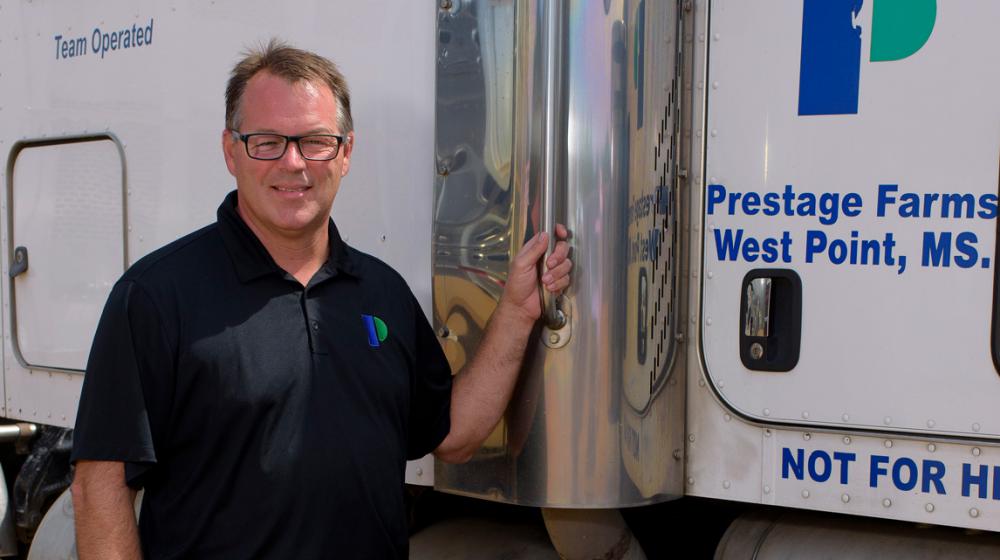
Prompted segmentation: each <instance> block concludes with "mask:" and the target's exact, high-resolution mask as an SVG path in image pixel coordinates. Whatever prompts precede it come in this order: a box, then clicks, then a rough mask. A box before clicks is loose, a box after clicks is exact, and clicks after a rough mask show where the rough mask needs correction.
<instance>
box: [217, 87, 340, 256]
mask: <svg viewBox="0 0 1000 560" xmlns="http://www.w3.org/2000/svg"><path fill="white" fill-rule="evenodd" d="M238 114H239V115H240V117H241V122H240V123H239V126H240V132H241V133H243V134H249V133H252V132H273V133H277V134H284V135H288V136H302V135H305V134H338V135H339V134H341V131H340V129H339V128H338V127H337V101H336V99H335V98H334V96H333V93H332V92H331V91H330V88H329V87H327V86H326V85H325V84H322V83H317V82H306V81H299V82H296V83H289V82H287V81H286V80H284V79H283V78H279V77H277V76H275V75H273V74H271V73H269V72H267V71H263V72H259V73H258V74H256V75H254V76H253V77H252V78H250V81H249V82H247V86H246V89H245V90H244V92H243V99H242V101H241V104H240V110H239V112H238ZM222 146H223V151H224V152H225V156H226V165H227V167H229V172H230V173H232V174H233V176H234V177H236V188H237V190H238V192H239V206H238V210H239V213H240V216H241V217H242V218H243V220H244V221H246V222H248V225H250V227H251V229H253V230H255V231H257V232H259V233H265V235H268V234H269V235H271V236H276V237H278V238H285V239H296V238H302V237H307V236H310V235H312V234H315V233H316V232H318V231H321V229H325V228H326V222H327V218H328V217H329V215H330V208H331V207H332V206H333V199H334V197H336V195H337V189H338V188H339V186H340V179H341V178H342V177H344V176H345V175H347V171H348V170H349V169H350V160H351V149H352V147H353V134H351V135H350V138H347V139H345V142H344V143H343V144H342V145H341V146H340V152H339V153H338V154H337V157H336V158H334V159H332V160H330V161H309V160H306V159H304V158H303V157H302V154H301V153H299V150H298V146H296V145H295V143H294V142H290V143H289V144H288V148H287V149H286V150H285V154H284V155H283V156H282V157H281V159H277V160H273V161H261V160H255V159H251V158H250V156H248V155H247V152H246V148H245V146H244V144H243V142H242V141H240V140H239V139H235V138H233V136H232V134H230V133H229V132H228V131H224V132H223V134H222ZM261 230H264V231H261Z"/></svg>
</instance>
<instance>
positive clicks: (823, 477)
mask: <svg viewBox="0 0 1000 560" xmlns="http://www.w3.org/2000/svg"><path fill="white" fill-rule="evenodd" d="M819 462H822V463H823V468H822V470H820V469H817V468H816V464H817V463H819ZM831 467H832V463H831V462H830V456H829V455H828V454H827V453H826V452H825V451H821V450H819V449H817V450H816V451H813V452H812V453H810V454H809V476H811V477H812V479H813V480H815V481H816V482H826V481H827V479H829V478H830V472H831V471H832V470H833V469H832V468H831Z"/></svg>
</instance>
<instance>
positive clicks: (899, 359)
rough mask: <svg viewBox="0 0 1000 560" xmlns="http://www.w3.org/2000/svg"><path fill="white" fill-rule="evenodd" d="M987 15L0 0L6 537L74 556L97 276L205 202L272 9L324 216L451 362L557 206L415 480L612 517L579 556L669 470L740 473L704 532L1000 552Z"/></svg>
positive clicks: (994, 151)
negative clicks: (453, 419) (328, 167)
mask: <svg viewBox="0 0 1000 560" xmlns="http://www.w3.org/2000/svg"><path fill="white" fill-rule="evenodd" d="M997 21H1000V4H997V3H996V2H994V1H992V0H940V1H936V0H910V1H901V0H867V1H866V0H766V1H764V0H760V1H755V2H743V1H740V0H697V1H694V0H576V1H569V0H547V1H545V0H440V1H437V2H434V1H429V2H412V1H389V0H384V1H371V2H340V1H337V2H307V3H304V4H297V5H295V6H288V5H285V6H280V5H275V4H274V3H268V2H258V1H250V2H235V1H232V0H215V1H212V2H183V1H169V2H152V1H140V2H134V1H133V2H125V1H121V0H105V1H100V2H89V3H86V4H81V3H72V2H55V1H51V2H50V1H41V0H33V1H32V0H0V153H2V154H4V155H5V157H6V162H7V166H6V173H5V174H4V175H3V176H2V178H0V181H2V183H0V185H2V187H3V190H4V196H3V197H0V272H2V273H3V274H4V275H5V277H6V278H8V281H7V282H5V283H2V284H0V296H2V321H0V329H2V332H3V352H2V363H3V368H2V371H3V384H2V385H0V417H2V418H3V419H5V420H6V421H7V422H8V423H9V424H10V425H9V426H0V440H3V441H5V442H10V445H7V447H9V448H10V451H9V452H3V450H0V460H5V461H7V463H5V465H4V466H5V468H6V469H7V470H8V476H11V475H16V476H14V477H13V478H14V480H9V481H8V484H4V485H0V489H2V490H4V491H5V492H6V491H8V490H10V489H11V488H13V490H12V491H11V494H10V495H7V494H5V495H4V498H5V499H4V500H0V506H4V504H6V506H4V507H6V512H7V513H6V516H5V518H4V523H3V524H2V525H0V536H2V538H0V554H12V555H13V554H17V552H18V550H17V549H18V546H17V543H16V540H17V539H16V538H15V536H14V531H13V530H14V526H15V525H16V526H17V527H18V529H19V530H20V532H19V536H20V537H21V540H22V541H28V540H29V539H30V538H31V537H32V536H33V535H35V533H36V531H37V538H36V539H35V545H34V547H33V548H32V556H33V557H38V558H47V557H58V556H57V555H64V556H65V555H68V554H70V553H71V552H70V549H71V543H72V539H71V538H70V537H71V535H72V533H71V531H69V532H68V531H67V525H66V522H67V520H68V519H69V516H68V513H67V511H68V510H66V509H65V507H64V505H65V504H66V503H67V502H66V500H67V498H66V497H65V496H64V497H62V498H60V500H61V501H60V502H57V505H58V507H51V508H50V507H49V506H50V504H52V502H53V500H54V499H55V498H56V497H57V496H58V495H59V493H61V491H62V489H63V488H64V487H65V484H66V483H68V480H69V478H68V477H69V476H70V471H69V466H68V463H67V453H66V450H67V445H68V441H70V439H69V438H71V433H70V432H69V431H68V430H69V429H70V428H72V425H73V421H74V418H75V414H76V406H77V400H78V398H79V391H80V387H81V384H82V380H83V375H82V370H83V368H84V366H85V363H86V357H87V353H88V351H89V347H90V340H91V338H92V336H93V331H94V328H95V326H96V323H97V319H98V317H99V314H100V311H101V309H102V306H103V304H104V300H105V298H106V297H107V294H108V293H109V291H110V288H111V286H112V284H113V283H114V282H115V280H116V279H117V278H118V276H120V275H121V274H122V272H123V271H124V270H125V268H127V267H128V266H129V265H130V264H131V263H133V262H135V261H136V260H137V259H138V258H140V257H141V256H143V255H145V254H146V253H148V252H150V251H152V250H153V249H155V248H157V247H159V246H161V245H163V244H166V243H168V242H170V241H172V240H173V239H175V238H176V237H178V236H180V235H182V234H184V233H186V232H189V231H192V230H194V229H196V228H197V227H200V226H202V225H204V224H206V223H209V222H210V221H212V220H213V219H214V211H215V208H216V207H217V205H218V203H219V202H220V201H221V199H222V197H223V195H224V194H225V193H226V192H227V191H228V190H231V189H232V188H233V181H232V179H231V178H230V176H229V175H228V173H227V172H226V169H225V166H224V165H223V164H222V158H221V153H220V147H219V135H220V133H221V129H222V127H223V121H224V115H223V110H224V108H223V90H224V86H225V80H226V78H227V74H228V71H229V69H230V67H231V65H232V64H233V63H234V61H235V60H236V59H237V58H238V55H239V52H240V51H241V50H242V49H243V48H244V47H245V46H247V45H250V44H254V43H258V42H266V40H267V39H269V38H271V37H281V38H284V39H286V40H289V41H291V42H293V43H294V44H295V45H296V46H300V47H302V48H306V49H310V50H314V51H316V52H318V53H319V54H322V55H324V56H327V57H329V58H331V59H333V60H335V61H336V62H337V63H338V64H339V65H340V67H341V69H342V70H343V71H344V73H345V74H346V75H347V77H348V79H349V82H350V84H351V88H352V92H353V97H354V100H353V104H354V117H355V123H356V128H357V131H356V134H357V149H356V150H355V152H354V162H353V165H352V170H351V174H350V175H349V177H348V179H347V180H346V182H345V183H344V188H342V189H341V191H340V194H339V197H338V200H337V201H336V203H335V205H334V211H333V217H334V219H335V220H336V221H337V223H338V226H339V228H340V230H341V231H342V232H344V233H345V238H346V239H347V241H348V242H349V243H350V244H352V245H354V246H356V247H358V248H359V249H361V250H364V251H367V252H370V253H372V254H374V255H376V256H378V257H380V258H382V259H383V260H385V261H387V262H388V263H389V264H391V265H392V266H394V267H395V268H396V269H397V270H399V271H400V272H401V273H402V274H403V275H404V277H405V278H406V279H407V281H408V282H409V284H410V286H411V287H412V288H413V290H414V293H415V294H416V295H417V297H418V299H419V300H420V302H421V305H422V306H423V309H424V311H425V312H426V313H427V314H428V316H429V317H431V318H432V319H433V321H434V324H435V327H436V328H437V329H438V332H439V334H440V335H441V338H442V344H443V346H444V348H445V350H446V354H447V355H448V357H449V359H450V360H451V362H452V365H453V366H454V367H456V368H457V367H460V366H461V365H462V364H463V363H464V360H465V356H467V355H469V353H470V352H472V351H473V350H474V348H475V346H476V345H477V343H478V339H479V336H480V334H481V328H482V326H483V325H484V323H485V320H486V318H487V317H488V316H489V313H490V312H491V310H492V308H493V306H494V305H495V303H496V297H497V295H498V293H499V286H501V285H502V282H503V279H504V275H505V272H506V262H507V261H506V259H507V258H508V257H509V254H510V253H511V250H512V247H516V245H517V244H518V243H519V242H520V240H522V239H523V238H524V236H525V235H527V234H528V233H530V232H531V231H533V230H535V229H538V228H540V227H545V224H546V221H549V222H551V221H553V220H558V221H563V222H565V223H567V224H568V225H569V226H570V229H571V230H572V231H573V248H574V258H575V262H576V268H575V271H574V276H573V283H572V286H571V288H570V289H569V290H568V291H567V293H566V294H565V296H564V297H563V298H561V299H560V300H558V301H551V302H547V303H548V304H549V305H550V307H551V308H552V311H551V315H552V318H551V320H550V321H549V322H547V324H546V326H545V327H544V328H543V329H541V330H540V333H539V342H538V345H537V348H535V349H533V350H532V352H531V354H530V356H529V360H528V364H527V365H526V368H525V371H524V373H523V375H522V381H521V384H520V385H519V388H518V390H517V392H516V394H515V398H514V401H513V402H512V404H511V407H510V409H509V411H508V413H507V415H505V418H504V420H503V421H502V422H501V424H500V426H498V427H497V430H496V432H495V433H494V434H493V435H492V436H491V437H490V439H489V440H487V442H486V444H485V445H484V448H483V449H482V450H481V452H480V453H479V454H478V455H477V456H476V457H475V458H474V459H473V460H472V461H471V462H470V463H468V464H467V465H462V466H448V465H443V464H437V465H435V463H434V461H433V459H431V458H425V459H423V460H421V461H416V462H412V463H410V464H409V465H408V468H407V481H408V482H409V483H411V484H415V485H423V486H434V487H435V488H436V489H438V490H440V491H444V492H449V493H454V494H461V495H464V496H472V497H476V498H482V499H486V500H492V501H499V502H506V503H513V504H520V505H524V506H531V507H541V508H544V511H545V518H546V521H547V523H548V526H549V529H550V532H551V534H552V539H553V542H554V543H556V545H557V547H558V548H559V549H560V551H561V552H562V553H563V554H566V555H567V557H573V554H575V553H574V552H570V551H571V550H573V548H574V546H576V545H578V544H579V542H578V541H579V538H578V537H579V535H576V534H575V533H574V532H573V531H574V527H578V526H579V525H578V524H576V523H577V522H578V521H579V520H581V519H583V520H584V521H587V520H590V521H591V522H592V523H593V524H594V525H596V526H599V527H604V528H605V530H606V532H607V534H608V535H610V536H609V537H608V538H603V537H602V538H594V539H593V541H597V544H594V545H593V546H592V548H591V549H590V550H586V553H587V554H605V553H607V552H609V551H610V552H612V553H613V554H624V553H625V550H627V549H629V546H628V543H629V537H628V533H627V530H626V529H625V526H624V524H623V523H622V521H621V517H620V516H618V515H617V514H616V513H614V510H616V509H618V508H624V507H635V508H639V509H638V510H636V511H643V508H647V509H649V510H650V511H654V509H651V508H649V507H648V506H650V505H651V504H655V503H658V502H665V501H671V500H676V499H678V498H682V497H685V496H686V497H702V498H712V499H715V500H719V501H722V502H727V503H741V504H747V506H746V509H749V510H750V512H751V513H750V515H748V516H746V517H743V518H741V519H739V520H737V521H736V522H735V523H734V524H733V525H732V527H731V529H730V531H729V532H728V533H727V535H726V536H725V537H724V538H723V539H722V541H721V542H720V544H719V547H718V554H719V555H720V557H723V558H735V557H742V556H746V557H749V555H751V554H752V553H753V552H754V551H757V553H758V554H760V555H761V556H760V557H768V556H767V554H774V555H780V554H793V555H794V554H795V552H794V551H795V550H808V551H810V552H809V553H808V555H810V556H811V555H817V556H821V555H823V554H832V553H831V552H830V551H831V550H832V551H837V552H838V553H839V554H840V555H842V556H845V557H846V556H849V555H851V554H854V555H856V556H860V557H864V556H866V555H869V556H870V555H872V554H874V552H873V551H874V550H879V552H878V554H880V555H883V556H887V557H893V555H894V554H895V555H896V556H897V557H915V556H914V555H915V554H916V553H914V552H913V550H914V549H913V548H908V547H911V546H916V547H922V549H923V550H925V551H927V550H930V551H943V553H944V554H950V555H955V556H958V555H963V556H967V557H973V555H974V554H981V555H983V557H988V556H990V555H994V556H995V555H996V554H997V553H998V551H1000V545H998V544H997V542H998V538H1000V537H998V535H996V533H997V532H1000V408H998V407H996V406H994V405H995V403H998V402H1000V365H998V364H1000V328H998V325H997V322H998V321H1000V312H998V306H1000V298H998V297H997V295H998V291H997V290H998V289H1000V288H998V286H1000V282H998V279H997V270H998V269H997V266H996V260H997V259H998V258H1000V253H998V245H997V208H998V194H1000V185H998V171H1000V103H998V102H997V100H998V99H1000V95H998V94H1000V64H998V63H1000V39H997V35H996V34H995V33H994V31H993V29H992V27H993V26H994V25H995V22H997ZM557 308H558V312H557V311H556V309H557ZM560 313H561V315H562V317H563V321H560V320H558V317H556V316H557V315H559V314H560ZM5 430H6V431H5ZM15 447H16V448H17V449H15ZM18 452H19V453H20V454H18ZM685 499H686V500H690V498H685ZM681 503H684V500H682V501H681ZM769 506H776V507H769ZM587 510H590V511H592V512H593V513H587V512H586V511H587ZM46 511H48V516H47V517H46V520H45V522H44V525H43V527H42V529H41V530H39V529H38V526H39V523H40V522H41V519H42V515H43V514H44V513H46ZM525 511H528V510H525ZM15 512H16V516H15ZM775 512H778V513H775ZM796 512H800V513H796ZM828 513H833V514H843V516H841V517H822V516H820V517H817V516H819V515H825V514H828ZM875 520H883V521H886V520H895V521H901V522H907V523H908V525H907V524H882V521H878V522H876V521H875ZM663 523H664V524H667V520H664V521H663ZM917 524H919V526H928V525H930V526H939V527H940V528H939V529H935V530H932V531H927V530H919V529H917V528H916V527H917V526H918V525H917ZM945 527H950V528H957V529H955V530H949V529H945ZM959 530H966V531H968V530H974V531H979V532H982V534H980V535H978V536H976V537H967V536H962V535H963V534H962V533H960V532H959ZM456 538H459V537H458V536H456ZM622 538H624V541H622V540H621V539H622ZM644 538H645V539H647V542H648V539H649V537H644ZM622 542H624V543H625V545H624V548H623V547H622V546H621V543H622ZM607 543H610V544H607ZM845 543H850V546H847V545H846V544H845ZM796 547H805V548H796ZM852 547H856V549H855V548H852ZM879 547H881V549H879ZM934 547H938V548H934ZM21 548H22V551H23V549H24V545H22V546H21ZM631 551H632V552H631V553H632V554H636V553H638V547H637V546H633V547H631ZM789 551H792V552H789ZM800 554H802V553H800Z"/></svg>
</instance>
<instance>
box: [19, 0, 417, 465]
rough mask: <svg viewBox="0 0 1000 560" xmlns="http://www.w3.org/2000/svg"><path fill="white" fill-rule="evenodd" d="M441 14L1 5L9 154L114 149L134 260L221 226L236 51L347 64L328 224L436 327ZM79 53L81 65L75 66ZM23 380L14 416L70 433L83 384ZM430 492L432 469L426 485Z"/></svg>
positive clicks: (361, 6)
mask: <svg viewBox="0 0 1000 560" xmlns="http://www.w3.org/2000/svg"><path fill="white" fill-rule="evenodd" d="M436 13H437V4H436V3H434V2H431V3H425V2H411V1H408V0H392V1H390V0H381V1H372V2H339V1H338V2H325V1H319V0H306V1H304V2H300V3H297V4H296V5H295V6H294V9H290V8H289V7H288V6H286V5H283V4H279V3H275V2H262V1H236V0H216V1H215V2H197V1H191V2H184V1H181V2H152V1H150V0H141V1H126V0H107V1H102V2H86V3H81V2H70V1H53V2H29V1H14V0H0V40H2V43H0V47H2V48H0V68H2V69H3V70H2V71H0V91H2V92H3V96H2V99H0V151H2V152H4V153H7V154H9V151H10V149H11V147H12V146H13V144H14V143H15V142H17V141H19V140H24V139H40V138H52V137H58V136H65V135H79V134H94V133H98V132H104V131H109V132H111V133H112V134H114V135H115V136H116V137H117V138H119V139H120V141H121V144H122V146H123V150H124V154H125V160H126V162H127V176H126V183H127V193H126V197H127V200H126V206H127V208H128V210H127V216H126V224H125V225H126V229H127V232H126V237H127V253H128V256H129V259H130V261H133V262H134V261H135V260H136V259H138V258H140V257H142V256H143V255H145V254H147V253H149V252H150V251H152V250H154V249H156V248H157V247H160V246H162V245H164V244H166V243H168V242H170V241H172V240H173V239H175V238H177V237H179V236H181V235H183V234H185V233H187V232H190V231H192V230H194V229H196V228H198V227H201V226H203V225H205V224H207V223H210V222H213V221H214V220H215V211H216V208H217V207H218V205H219V203H220V202H221V201H222V198H223V196H224V195H225V193H226V192H228V191H229V190H231V189H233V188H234V187H235V183H234V181H233V179H232V177H231V176H230V175H229V174H228V172H227V170H226V166H225V163H224V161H223V158H222V152H221V149H220V135H221V133H222V130H223V127H224V89H225V84H226V79H227V78H228V73H229V70H230V69H231V67H232V65H233V63H234V62H235V61H236V60H237V59H238V58H239V53H240V52H241V51H242V50H243V49H244V48H246V47H247V46H250V45H255V44H258V43H261V42H266V41H267V40H268V39H269V38H271V37H278V38H282V39H285V40H287V41H289V42H291V43H292V44H293V45H295V46H298V47H302V48H306V49H310V50H314V51H316V52H318V53H319V54H322V55H324V56H327V57H329V58H331V59H333V60H334V61H335V62H337V63H338V64H339V65H340V68H341V70H342V71H343V72H344V74H345V75H346V76H347V79H348V82H349V84H350V87H351V91H352V110H353V113H354V122H355V128H356V136H357V142H356V147H355V150H354V153H353V161H352V165H351V172H350V175H349V176H348V177H347V178H346V180H345V181H344V182H343V183H342V185H341V189H340V192H339V195H338V199H337V201H336V203H335V204H334V210H333V215H334V219H335V220H336V222H337V225H338V227H339V228H340V230H341V232H342V233H343V234H344V236H345V238H347V239H348V241H349V243H351V244H352V245H354V246H355V247H358V248H359V249H361V250H364V251H366V252H369V253H372V254H374V255H376V256H378V257H379V258H381V259H383V260H385V261H386V262H388V263H389V264H390V265H392V266H393V267H395V268H396V269H397V270H399V271H400V273H401V274H402V275H403V276H404V277H405V278H406V280H407V282H408V283H409V284H410V287H411V288H412V289H413V291H414V293H415V294H416V296H417V299H418V300H419V301H420V304H421V306H422V307H423V309H424V311H425V312H427V313H428V315H429V311H430V309H431V266H430V265H431V260H430V246H431V243H430V236H431V204H432V198H433V196H432V192H433V180H434V170H435V166H434V159H433V142H434V137H433V129H434V21H435V17H436ZM133 26H135V27H136V29H138V28H142V29H143V30H144V33H143V35H144V41H143V44H141V45H135V44H133V45H131V46H130V47H129V48H122V46H121V43H119V44H118V48H117V49H114V50H110V49H108V50H104V49H103V48H100V49H98V50H97V51H96V52H95V49H94V45H95V38H94V37H95V35H96V36H97V39H96V41H97V44H98V45H100V44H102V42H103V35H105V34H109V35H110V33H112V32H116V33H117V32H120V31H123V30H128V32H129V33H130V37H135V34H134V33H133V31H132V29H133ZM147 28H149V29H150V34H151V40H146V39H148V38H149V36H148V34H147V33H146V32H145V30H146V29H147ZM56 36H61V39H60V40H59V41H61V42H59V41H57V40H56ZM69 41H72V43H73V45H74V47H73V48H74V51H73V54H74V56H66V55H68V54H69V48H70V47H69V46H68V42H69ZM119 41H121V39H120V38H119ZM63 43H67V47H66V49H67V51H66V52H65V53H64V52H63V51H62V44H63ZM76 45H83V46H85V49H83V50H81V49H77V48H76ZM102 53H103V54H102ZM0 229H2V228H0ZM3 245H4V246H5V247H6V245H7V244H6V243H4V244H3ZM3 251H4V254H3V255H2V259H0V262H2V263H8V262H9V258H10V255H9V254H7V253H8V250H7V249H6V248H4V249H3ZM2 266H3V267H4V268H3V271H4V273H6V271H7V268H6V267H7V265H6V264H3V265H2ZM5 297H6V296H5ZM6 301H7V300H6V299H5V302H6ZM7 316H8V315H5V317H7ZM10 348H11V347H10V344H6V345H5V349H6V352H5V353H6V354H8V355H9V353H10ZM8 363H9V362H8ZM25 376H26V377H25V379H31V381H30V382H27V381H26V382H25V383H24V384H21V385H16V386H15V385H12V384H11V382H10V377H8V383H7V388H8V390H9V391H13V393H12V394H8V399H13V400H7V405H8V416H9V417H15V418H25V417H26V418H28V419H34V420H39V418H40V417H41V418H45V421H46V423H50V424H56V425H62V426H70V425H72V422H73V419H74V417H75V414H76V402H77V398H78V394H79V381H73V379H74V378H75V379H77V380H78V379H80V376H79V375H74V376H71V377H68V378H66V379H63V378H62V376H61V374H52V375H50V373H49V372H44V371H43V372H36V373H29V372H25ZM15 404H16V406H15ZM18 409H20V410H21V412H18ZM32 411H34V412H35V416H33V415H32ZM50 414H51V416H49V415H50ZM38 415H40V416H38ZM432 479H433V473H432V469H430V468H425V469H424V471H423V475H422V477H421V478H420V480H421V481H422V483H424V484H429V483H431V482H432Z"/></svg>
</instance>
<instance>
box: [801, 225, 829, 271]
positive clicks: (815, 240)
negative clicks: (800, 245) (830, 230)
mask: <svg viewBox="0 0 1000 560" xmlns="http://www.w3.org/2000/svg"><path fill="white" fill-rule="evenodd" d="M825 250H826V234H825V233H823V232H822V231H819V230H812V229H811V230H809V231H807V232H806V262H807V263H811V262H813V258H814V255H816V253H822V252H823V251H825Z"/></svg>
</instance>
